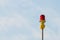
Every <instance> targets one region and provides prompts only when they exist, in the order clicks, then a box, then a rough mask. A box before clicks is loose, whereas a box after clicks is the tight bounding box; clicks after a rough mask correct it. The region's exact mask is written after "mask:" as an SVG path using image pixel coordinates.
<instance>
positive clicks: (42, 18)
mask: <svg viewBox="0 0 60 40" xmlns="http://www.w3.org/2000/svg"><path fill="white" fill-rule="evenodd" d="M43 20H44V21H45V15H43V14H42V15H41V16H40V22H41V21H43Z"/></svg>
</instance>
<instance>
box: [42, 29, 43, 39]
mask: <svg viewBox="0 0 60 40" xmlns="http://www.w3.org/2000/svg"><path fill="white" fill-rule="evenodd" d="M42 40H43V29H42Z"/></svg>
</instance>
